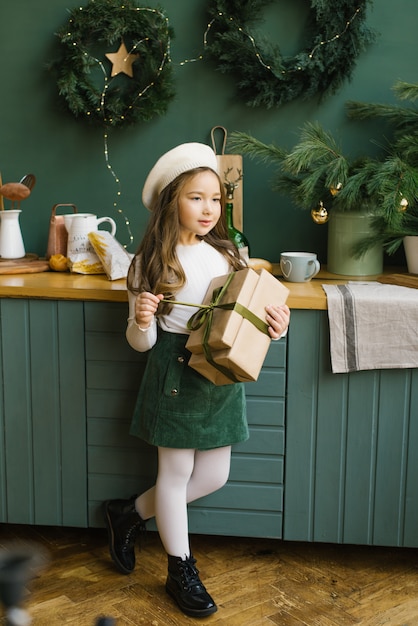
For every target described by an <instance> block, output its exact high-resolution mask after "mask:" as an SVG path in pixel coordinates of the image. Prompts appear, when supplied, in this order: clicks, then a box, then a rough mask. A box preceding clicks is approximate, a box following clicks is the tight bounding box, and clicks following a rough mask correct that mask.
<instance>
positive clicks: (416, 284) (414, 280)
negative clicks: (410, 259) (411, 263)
mask: <svg viewBox="0 0 418 626" xmlns="http://www.w3.org/2000/svg"><path fill="white" fill-rule="evenodd" d="M377 280H378V281H379V283H385V284H387V285H399V286H400V287H413V288H415V289H418V275H417V274H387V275H384V276H379V278H378V279H377Z"/></svg>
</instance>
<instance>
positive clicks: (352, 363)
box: [322, 282, 418, 374]
mask: <svg viewBox="0 0 418 626" xmlns="http://www.w3.org/2000/svg"><path fill="white" fill-rule="evenodd" d="M322 287H323V289H324V291H325V293H326V295H327V301H328V317H329V328H330V343H331V366H332V371H333V373H334V374H340V373H344V372H356V371H358V370H371V369H398V368H415V367H418V290H417V289H412V288H410V287H399V286H397V285H383V284H381V283H378V282H367V283H358V282H349V283H347V284H345V285H322Z"/></svg>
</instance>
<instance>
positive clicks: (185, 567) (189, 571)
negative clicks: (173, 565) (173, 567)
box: [180, 557, 206, 593]
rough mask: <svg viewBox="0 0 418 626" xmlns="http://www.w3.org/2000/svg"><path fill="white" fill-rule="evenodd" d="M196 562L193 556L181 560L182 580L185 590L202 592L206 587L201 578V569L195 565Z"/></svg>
mask: <svg viewBox="0 0 418 626" xmlns="http://www.w3.org/2000/svg"><path fill="white" fill-rule="evenodd" d="M195 563H196V559H195V558H193V557H190V558H188V559H186V560H185V561H180V569H181V582H182V585H183V588H184V590H185V591H189V592H194V593H201V592H202V591H206V589H205V586H204V585H203V583H202V581H201V580H200V578H199V570H198V569H197V567H195Z"/></svg>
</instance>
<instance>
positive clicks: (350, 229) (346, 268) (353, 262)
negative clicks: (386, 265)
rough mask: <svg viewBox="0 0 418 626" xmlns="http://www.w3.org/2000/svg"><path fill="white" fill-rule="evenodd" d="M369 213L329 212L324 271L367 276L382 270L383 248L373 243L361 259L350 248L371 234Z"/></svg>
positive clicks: (379, 272) (343, 274)
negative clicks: (325, 267) (326, 256)
mask: <svg viewBox="0 0 418 626" xmlns="http://www.w3.org/2000/svg"><path fill="white" fill-rule="evenodd" d="M371 218H372V216H371V214H370V213H369V212H361V211H358V212H357V211H345V212H344V211H332V213H331V214H330V218H329V221H328V260H327V268H328V271H329V272H331V273H332V274H341V275H342V276H371V275H377V274H381V273H382V271H383V248H382V246H381V245H380V244H376V246H374V247H373V248H370V249H369V250H368V251H367V252H365V253H364V254H363V255H362V256H361V257H359V258H356V257H354V255H353V246H354V245H355V244H356V243H358V242H359V241H361V240H362V239H363V238H364V237H367V236H370V235H371V234H372V229H371Z"/></svg>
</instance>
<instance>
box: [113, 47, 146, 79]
mask: <svg viewBox="0 0 418 626" xmlns="http://www.w3.org/2000/svg"><path fill="white" fill-rule="evenodd" d="M105 56H106V57H107V58H108V59H109V61H110V62H111V63H112V73H111V76H116V75H117V74H121V73H123V74H126V75H127V76H129V77H130V78H133V77H134V72H133V69H132V64H133V63H135V61H136V60H137V59H138V56H139V55H138V54H131V53H130V52H128V51H127V49H126V46H125V43H124V42H123V41H122V43H121V44H120V46H119V50H118V51H117V52H108V53H106V55H105Z"/></svg>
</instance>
